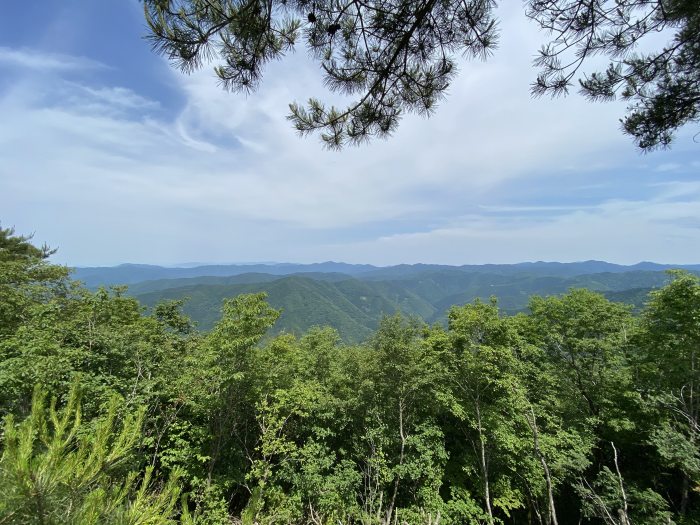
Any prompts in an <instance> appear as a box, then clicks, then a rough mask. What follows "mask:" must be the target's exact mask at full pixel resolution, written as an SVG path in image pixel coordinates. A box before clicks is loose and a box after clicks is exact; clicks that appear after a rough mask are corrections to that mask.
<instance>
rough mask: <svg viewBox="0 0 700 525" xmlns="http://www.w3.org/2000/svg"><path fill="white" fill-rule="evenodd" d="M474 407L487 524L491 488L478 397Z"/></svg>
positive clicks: (491, 516)
mask: <svg viewBox="0 0 700 525" xmlns="http://www.w3.org/2000/svg"><path fill="white" fill-rule="evenodd" d="M474 408H475V409H476V422H477V430H478V431H479V451H480V453H481V474H482V476H483V477H484V501H485V502H486V512H487V513H488V515H489V524H490V525H493V511H492V510H491V490H490V488H489V470H488V465H487V463H486V444H485V442H484V429H483V428H482V426H481V410H480V408H479V398H478V397H477V398H476V399H475V400H474Z"/></svg>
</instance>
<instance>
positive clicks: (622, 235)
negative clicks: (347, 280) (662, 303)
mask: <svg viewBox="0 0 700 525" xmlns="http://www.w3.org/2000/svg"><path fill="white" fill-rule="evenodd" d="M506 15H507V16H506V18H505V20H504V22H503V33H504V35H503V42H504V44H503V48H502V49H501V50H500V51H499V52H498V54H497V55H496V57H494V59H492V60H490V61H489V62H488V63H486V64H481V63H477V62H468V63H464V64H463V66H462V72H461V74H460V76H459V77H458V79H457V81H456V82H455V83H454V85H453V86H452V88H451V89H450V95H449V97H448V98H447V99H446V100H445V101H444V102H443V103H442V104H441V106H440V107H439V108H438V110H437V112H436V114H435V115H434V116H433V117H432V118H431V119H429V120H425V119H422V118H419V117H415V116H408V117H406V118H405V119H404V121H403V123H402V125H401V126H400V129H399V131H398V132H397V133H396V135H395V136H394V137H392V138H391V139H389V140H388V141H377V142H374V143H371V144H369V145H366V146H363V147H362V148H360V149H356V148H349V149H347V150H345V151H343V152H340V153H338V152H328V151H324V150H322V149H321V146H320V144H319V141H318V139H317V138H316V137H312V138H310V139H301V138H299V137H298V136H297V135H296V134H295V132H294V131H293V130H292V128H291V126H290V125H289V122H287V121H286V120H285V118H284V116H285V115H286V113H287V112H288V107H287V105H288V103H289V102H291V101H293V100H304V99H305V98H308V97H309V96H316V95H322V94H323V93H324V92H325V88H324V87H323V85H322V82H321V80H320V78H319V71H318V69H317V67H316V66H315V65H313V64H311V63H310V62H308V61H307V60H306V59H305V57H304V52H303V51H301V52H299V53H298V54H297V55H295V56H291V57H288V59H285V60H284V61H282V62H279V63H274V64H271V65H270V66H269V68H268V71H267V78H266V79H265V82H264V84H263V86H262V88H261V89H260V91H259V92H258V93H255V94H252V95H250V96H248V97H245V96H241V95H233V94H230V93H226V92H224V91H223V90H222V89H221V87H220V86H219V85H218V83H217V81H216V80H215V78H214V77H213V74H212V72H211V71H210V70H205V71H201V72H198V73H196V74H194V75H191V76H187V77H185V76H182V75H180V74H178V73H175V72H171V73H170V78H169V81H170V82H171V83H172V84H174V85H176V86H177V87H179V89H180V90H181V92H182V95H183V97H184V100H185V102H184V105H183V106H182V108H181V109H180V110H179V111H178V112H177V114H174V115H171V116H170V117H168V118H164V117H163V116H162V113H161V112H158V113H157V114H158V115H160V116H158V117H156V116H155V113H154V111H155V110H158V109H162V108H159V106H158V103H157V102H156V101H152V100H150V99H149V98H147V97H144V96H143V95H141V94H139V93H136V92H134V91H132V90H129V89H126V88H124V87H119V86H106V87H105V86H97V85H94V84H91V83H89V82H87V81H81V83H77V82H75V81H73V82H72V83H67V82H64V81H58V80H57V81H56V82H55V83H54V84H53V85H51V86H47V85H45V83H42V82H40V81H36V82H33V81H32V80H31V77H30V78H29V79H28V80H26V81H25V83H24V84H23V85H22V89H19V88H18V89H15V90H12V91H11V92H8V93H6V94H5V95H4V97H3V98H0V114H2V115H3V126H2V127H0V158H2V159H3V163H2V165H0V185H1V186H2V188H3V191H2V192H0V209H2V210H3V216H2V217H0V218H1V219H3V221H8V224H9V223H14V224H15V225H16V226H17V228H18V230H19V231H37V239H38V240H40V241H44V240H45V241H47V242H49V243H50V244H52V245H59V246H60V248H61V250H60V252H59V256H60V257H61V259H62V260H64V261H67V262H69V263H71V264H94V263H103V264H104V263H116V262H119V261H124V260H131V261H141V262H155V263H158V262H160V263H163V262H170V263H172V262H178V261H185V260H203V259H205V260H212V261H214V260H221V261H230V260H238V261H244V260H249V261H250V260H297V261H312V260H327V259H345V260H349V261H357V262H359V261H363V262H375V263H395V262H401V261H434V262H453V263H458V262H488V261H492V262H496V261H506V260H508V261H516V260H524V259H545V258H549V259H560V260H571V259H577V258H581V259H590V258H594V257H595V258H607V259H610V260H618V261H620V260H623V259H635V258H645V259H657V260H670V259H672V258H673V257H678V258H681V259H682V260H684V261H685V260H688V259H692V258H694V257H695V258H696V259H700V257H697V256H700V253H698V254H695V253H693V252H691V251H689V250H687V249H685V248H683V247H684V246H686V245H687V243H688V242H690V241H689V239H690V240H693V239H694V240H693V242H694V243H695V245H700V243H698V242H697V241H698V240H700V239H699V238H697V237H694V235H696V234H695V233H694V231H693V230H692V229H689V228H688V226H687V223H684V222H683V220H682V219H683V217H687V216H689V214H691V213H696V214H697V212H698V211H700V210H698V208H697V198H696V196H690V197H687V200H688V202H685V203H683V204H682V205H679V204H678V203H677V202H673V203H671V202H670V200H671V199H672V198H673V199H677V198H678V197H677V196H671V193H672V192H676V194H677V193H678V192H679V191H680V192H683V191H687V189H683V188H682V184H683V183H682V181H679V183H678V185H675V186H673V187H671V186H664V187H661V186H659V187H652V188H651V190H650V191H651V193H652V194H653V195H652V196H651V197H645V198H640V197H638V196H636V195H631V196H624V195H623V196H622V197H625V198H620V197H621V196H620V195H615V194H610V195H608V196H607V198H606V199H605V200H604V202H600V199H599V198H598V199H597V200H595V199H593V197H589V195H597V193H595V192H600V191H601V190H600V188H603V189H605V188H606V185H607V184H608V183H609V182H610V181H609V180H608V179H607V175H606V176H601V175H600V173H603V172H605V173H609V172H610V171H612V170H619V172H620V173H621V174H623V173H625V172H626V171H629V169H630V166H633V165H637V164H639V158H638V155H637V153H636V152H635V150H634V149H633V146H632V144H631V141H629V140H628V139H627V138H625V137H623V136H622V135H621V134H620V131H619V128H618V120H617V119H618V117H619V116H620V115H621V114H622V111H623V110H624V108H623V107H622V106H621V105H619V104H607V105H606V104H599V105H591V104H589V103H587V102H585V101H583V100H582V99H581V98H580V97H576V96H572V97H570V98H568V99H563V100H554V101H551V100H532V99H531V98H530V95H529V91H528V90H529V81H530V79H531V78H532V77H533V76H534V72H533V71H532V70H531V68H530V58H531V54H532V52H533V51H534V50H535V49H536V48H537V40H538V37H537V36H536V35H535V34H534V32H533V30H532V28H529V27H527V26H524V25H523V20H521V19H520V18H517V17H515V15H514V14H512V13H506ZM3 49H4V51H3ZM3 53H4V55H3ZM3 56H5V57H8V56H14V57H15V58H13V59H12V60H15V62H18V63H25V64H34V65H33V66H27V67H30V68H34V69H37V70H38V69H41V68H40V67H39V65H38V64H42V63H43V64H53V66H51V67H53V68H54V69H55V70H57V71H58V70H61V68H63V69H64V70H68V69H71V67H73V68H77V67H88V66H87V65H86V64H89V63H90V62H91V61H89V60H88V61H87V62H84V61H85V60H86V59H82V58H75V57H56V56H54V55H42V56H40V55H37V54H32V53H27V52H26V51H13V50H8V49H5V48H2V49H0V61H2V60H3V58H2V57H3ZM17 57H20V58H17ZM4 60H5V61H7V60H8V59H7V58H5V59H4ZM60 64H64V65H63V66H61V65H60ZM70 64H73V66H70V67H69V65H70ZM80 64H82V66H80ZM57 87H60V89H55V88H57ZM655 158H656V157H651V159H652V160H653V159H655ZM669 158H670V159H672V160H671V161H670V162H669V163H675V162H676V161H675V160H673V157H672V156H671V157H669ZM659 164H661V163H658V162H657V163H652V165H654V166H656V165H659ZM640 169H646V168H640ZM666 175H667V174H666ZM674 175H675V174H674ZM662 176H663V174H659V177H662ZM529 185H530V186H532V187H533V188H534V190H533V191H531V192H528V191H525V190H523V189H522V188H527V187H528V186H529ZM515 186H518V187H519V188H521V189H520V190H519V191H520V192H521V193H522V195H523V197H521V198H520V199H515V196H514V191H515V190H514V189H513V188H514V187H515ZM550 187H556V188H558V191H561V195H559V197H560V202H550V201H551V200H552V199H553V198H554V197H552V196H550V198H549V201H548V202H546V203H542V202H540V200H539V199H538V193H544V191H545V190H548V189H549V188H550ZM611 191H612V189H611ZM674 195H675V194H674ZM684 195H686V196H687V194H684ZM615 197H617V200H613V199H614V198H615ZM514 199H515V201H517V202H515V201H514ZM523 199H525V200H524V201H523ZM592 199H593V200H594V203H593V204H591V202H590V201H591V200H592ZM584 200H586V201H587V203H586V204H583V201H584ZM514 202H515V204H514ZM499 214H508V216H507V217H504V216H501V215H499ZM534 215H537V216H536V217H534ZM674 221H676V222H674ZM684 224H685V226H684ZM407 232H408V233H407ZM411 232H412V233H411ZM357 239H362V240H360V241H358V240H357ZM684 249H685V250H686V251H683V250H684ZM684 254H685V255H687V257H686V256H684ZM666 255H668V257H666ZM681 259H678V260H681Z"/></svg>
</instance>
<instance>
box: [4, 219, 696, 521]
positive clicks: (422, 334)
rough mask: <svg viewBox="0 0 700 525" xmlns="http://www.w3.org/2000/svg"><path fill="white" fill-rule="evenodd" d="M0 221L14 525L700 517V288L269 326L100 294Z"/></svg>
mask: <svg viewBox="0 0 700 525" xmlns="http://www.w3.org/2000/svg"><path fill="white" fill-rule="evenodd" d="M49 255H50V250H48V249H46V248H37V247H35V246H33V245H32V244H31V241H30V240H29V239H27V238H25V237H22V236H19V235H17V234H15V233H14V232H13V231H12V230H10V229H0V356H2V359H1V360H0V417H1V418H3V419H4V426H3V430H2V434H1V435H0V447H1V448H0V451H1V454H2V455H1V457H0V524H6V523H13V524H15V523H16V524H43V525H48V524H66V523H75V524H88V523H114V524H165V523H183V524H197V525H200V524H207V525H214V524H225V523H234V522H241V523H245V524H253V523H257V524H291V523H295V524H296V523H299V524H302V523H303V524H313V525H321V524H338V525H344V524H348V525H349V524H355V523H358V524H360V523H361V524H363V525H364V524H366V525H369V524H386V525H390V524H397V525H398V524H403V523H408V524H430V525H437V524H438V523H439V524H445V525H447V524H489V525H493V524H497V523H504V524H549V525H551V524H562V525H563V524H578V523H600V524H609V525H612V524H616V525H631V524H640V525H641V524H649V525H656V524H671V523H676V524H690V523H699V522H700V494H699V493H700V449H699V444H698V433H699V432H700V426H699V424H700V420H699V418H700V413H699V411H700V394H699V393H698V387H699V385H700V377H699V376H698V366H699V365H698V364H697V363H696V361H697V355H696V354H697V353H698V352H700V281H699V280H698V278H697V277H696V276H694V275H691V274H689V273H685V272H680V271H679V272H675V273H672V274H671V280H670V282H669V283H668V284H667V285H666V286H664V287H663V288H661V289H659V290H657V291H654V292H652V293H651V294H650V295H649V297H648V302H647V304H646V306H645V307H644V308H643V309H642V311H641V312H639V313H633V312H632V308H631V307H629V306H626V305H624V304H621V303H614V302H611V301H610V300H608V299H606V298H605V297H604V296H603V295H601V294H599V293H595V292H592V291H589V290H586V289H572V290H570V291H569V292H568V293H565V294H563V295H559V296H549V297H537V296H533V297H532V298H531V299H530V302H529V307H528V310H527V312H525V313H520V314H516V315H505V314H503V313H502V312H501V311H499V307H498V304H497V303H496V302H495V301H491V302H488V301H476V302H473V303H470V304H465V305H457V306H454V307H452V308H451V309H450V310H449V313H448V315H447V323H446V325H444V326H443V325H441V324H435V325H433V326H430V325H428V324H426V323H424V322H422V321H419V320H417V319H414V318H409V317H402V316H401V315H394V316H391V317H384V318H383V319H382V320H381V321H380V322H379V324H378V328H377V330H376V331H375V332H374V333H373V334H372V335H371V336H370V337H369V338H367V340H366V341H365V342H363V343H358V344H352V345H349V344H344V343H342V342H341V339H340V338H339V336H338V334H337V332H336V331H334V330H333V329H332V328H313V329H310V330H309V331H308V332H307V333H305V334H304V335H302V336H299V337H297V336H294V335H290V334H281V335H277V336H274V337H273V336H269V335H268V336H266V334H268V332H269V330H270V329H271V328H272V327H273V326H274V324H275V321H276V320H277V318H278V317H279V315H280V312H279V311H278V310H276V309H274V308H272V307H271V306H270V305H269V304H268V303H267V302H266V300H265V296H264V294H244V295H239V296H237V297H233V298H230V299H227V300H226V301H225V302H224V303H223V308H222V311H221V318H220V320H219V321H218V322H217V323H216V325H215V326H214V327H213V329H212V330H210V331H207V332H200V331H198V330H196V328H195V327H194V325H193V323H192V322H191V320H190V319H189V318H187V317H186V316H185V315H184V314H183V313H182V303H181V302H179V301H165V302H161V303H160V304H158V305H156V306H154V307H153V308H151V309H148V310H147V309H146V308H145V307H143V306H142V305H141V304H140V303H139V302H138V300H137V299H135V298H133V297H130V296H128V295H126V293H125V292H126V290H125V288H124V287H112V288H111V289H98V290H96V291H94V290H90V289H88V288H85V287H84V286H83V285H81V284H80V283H78V282H75V281H72V280H71V279H70V278H69V272H68V270H67V269H66V268H64V267H60V266H56V265H52V264H51V263H50V262H49V261H48V257H49Z"/></svg>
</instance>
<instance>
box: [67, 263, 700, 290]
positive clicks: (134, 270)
mask: <svg viewBox="0 0 700 525" xmlns="http://www.w3.org/2000/svg"><path fill="white" fill-rule="evenodd" d="M671 268H682V269H686V270H689V271H700V264H691V265H671V264H658V263H653V262H640V263H637V264H634V265H629V266H625V265H619V264H613V263H608V262H604V261H593V260H591V261H582V262H573V263H560V262H543V261H537V262H524V263H516V264H483V265H462V266H450V265H442V264H422V263H418V264H400V265H395V266H384V267H381V266H373V265H370V264H349V263H339V262H333V261H327V262H322V263H312V264H295V263H277V264H228V265H205V266H194V267H165V266H155V265H147V264H122V265H119V266H105V267H82V268H75V270H74V273H73V276H74V277H75V278H76V279H78V280H80V281H82V282H84V283H85V285H86V286H88V287H92V288H95V287H98V286H109V285H114V284H134V283H139V282H143V281H153V280H161V279H185V278H196V277H232V276H236V275H241V274H249V273H252V274H255V273H257V274H267V275H277V276H281V275H293V274H302V273H316V274H321V273H340V274H345V275H348V276H362V278H363V279H371V280H384V279H387V278H389V279H396V278H401V277H413V276H415V275H416V274H420V273H423V272H426V271H448V272H449V271H458V272H467V273H486V274H494V275H514V274H521V273H526V274H531V275H540V276H559V277H574V276H576V275H586V274H594V273H603V272H608V273H624V272H629V271H657V272H658V271H664V270H667V269H671Z"/></svg>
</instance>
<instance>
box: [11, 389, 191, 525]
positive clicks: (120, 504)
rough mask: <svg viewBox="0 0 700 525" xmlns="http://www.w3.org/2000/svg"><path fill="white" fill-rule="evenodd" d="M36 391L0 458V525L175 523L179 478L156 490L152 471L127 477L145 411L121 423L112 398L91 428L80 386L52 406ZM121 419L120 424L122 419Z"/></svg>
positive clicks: (116, 402)
mask: <svg viewBox="0 0 700 525" xmlns="http://www.w3.org/2000/svg"><path fill="white" fill-rule="evenodd" d="M46 395H47V394H46V391H45V390H44V389H42V388H39V387H37V388H36V389H35V392H34V397H33V400H32V407H31V413H30V415H29V416H28V417H27V418H26V419H25V420H24V421H22V422H20V423H15V420H14V418H13V417H12V416H8V417H7V418H6V419H5V427H4V434H3V438H2V457H1V458H0V523H17V524H19V523H22V524H27V525H29V524H38V525H50V524H55V525H59V524H60V525H63V524H76V525H77V524H80V525H88V524H98V523H100V524H102V523H105V524H106V523H113V524H119V525H127V524H129V525H137V524H138V525H141V524H143V525H145V524H149V525H158V524H162V525H166V524H169V523H174V520H173V519H172V518H173V516H174V510H175V504H176V502H177V499H178V495H179V488H178V480H177V476H172V477H171V478H170V480H169V481H168V482H167V483H166V484H165V485H164V486H163V487H162V488H161V490H160V491H154V490H153V488H152V481H153V479H152V478H153V469H152V468H148V469H146V471H145V473H144V474H143V475H141V476H139V475H138V474H137V473H136V472H129V471H128V466H129V463H130V462H131V460H132V452H133V451H134V448H135V446H136V445H137V443H138V440H139V438H140V436H141V426H142V422H143V417H144V411H143V410H138V411H136V412H135V413H131V414H128V415H126V416H124V417H123V418H119V417H118V415H117V414H118V412H119V411H120V410H121V409H123V404H122V403H121V402H120V401H119V400H118V399H117V398H114V399H113V400H112V401H111V402H110V403H109V405H108V406H107V407H105V410H106V412H105V414H104V415H103V416H102V417H100V418H99V419H98V420H97V421H95V422H94V423H93V424H89V423H85V422H83V421H82V419H81V410H80V403H79V399H78V388H77V387H75V386H74V387H73V388H72V389H71V391H70V393H69V395H68V398H67V400H66V403H65V406H64V407H63V408H62V409H57V408H56V400H55V399H54V400H53V401H52V402H51V403H50V404H49V405H48V407H47V403H46ZM120 419H121V421H120Z"/></svg>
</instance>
